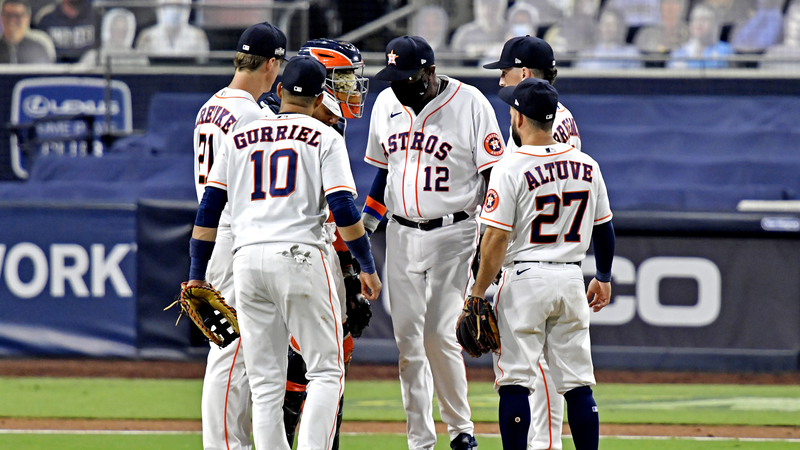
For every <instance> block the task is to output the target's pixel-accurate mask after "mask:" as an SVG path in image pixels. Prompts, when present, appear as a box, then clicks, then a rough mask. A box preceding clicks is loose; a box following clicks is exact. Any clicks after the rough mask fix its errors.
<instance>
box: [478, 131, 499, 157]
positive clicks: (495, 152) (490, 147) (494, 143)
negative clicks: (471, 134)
mask: <svg viewBox="0 0 800 450" xmlns="http://www.w3.org/2000/svg"><path fill="white" fill-rule="evenodd" d="M483 148H484V149H486V152H487V153H489V154H490V155H492V156H500V155H502V154H503V141H501V140H500V136H498V135H497V133H490V134H489V135H488V136H486V139H484V140H483Z"/></svg>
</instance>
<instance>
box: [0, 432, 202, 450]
mask: <svg viewBox="0 0 800 450" xmlns="http://www.w3.org/2000/svg"><path fill="white" fill-rule="evenodd" d="M0 448H2V449H3V450H42V449H58V450H142V449H147V450H184V449H186V450H190V449H191V450H195V449H198V448H203V438H202V436H200V435H199V434H180V435H108V434H104V435H97V434H88V435H87V434H3V435H0Z"/></svg>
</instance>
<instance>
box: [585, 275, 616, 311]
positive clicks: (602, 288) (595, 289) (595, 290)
mask: <svg viewBox="0 0 800 450" xmlns="http://www.w3.org/2000/svg"><path fill="white" fill-rule="evenodd" d="M586 300H588V301H589V306H590V307H592V309H593V310H594V312H597V311H600V310H601V309H603V308H605V307H606V306H608V304H609V302H611V283H610V282H603V281H597V278H592V281H590V282H589V287H588V288H587V289H586Z"/></svg>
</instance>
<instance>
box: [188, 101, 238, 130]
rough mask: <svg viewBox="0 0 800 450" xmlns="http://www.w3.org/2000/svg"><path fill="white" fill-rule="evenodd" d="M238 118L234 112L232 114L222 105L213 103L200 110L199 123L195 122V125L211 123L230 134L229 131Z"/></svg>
mask: <svg viewBox="0 0 800 450" xmlns="http://www.w3.org/2000/svg"><path fill="white" fill-rule="evenodd" d="M226 117H227V119H226ZM236 120H237V119H236V117H234V116H233V114H231V112H230V111H228V110H227V109H225V108H223V107H222V106H218V105H211V106H209V107H207V108H203V109H201V110H200V112H199V113H198V114H197V123H196V124H194V127H195V128H197V127H198V126H199V125H202V124H204V123H211V124H214V125H216V126H217V127H219V129H220V130H222V132H223V133H225V134H228V131H230V130H231V127H232V126H233V124H235V123H236Z"/></svg>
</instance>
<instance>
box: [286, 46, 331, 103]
mask: <svg viewBox="0 0 800 450" xmlns="http://www.w3.org/2000/svg"><path fill="white" fill-rule="evenodd" d="M325 77H326V71H325V66H324V65H323V64H322V63H321V62H319V60H318V59H317V58H314V57H313V56H306V55H303V56H295V57H294V58H292V59H290V60H289V62H288V63H287V64H286V68H285V69H283V78H281V85H282V86H283V89H284V90H286V91H289V92H290V93H291V94H292V95H297V96H303V97H316V96H318V95H319V94H321V93H322V90H323V89H324V88H325Z"/></svg>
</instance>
